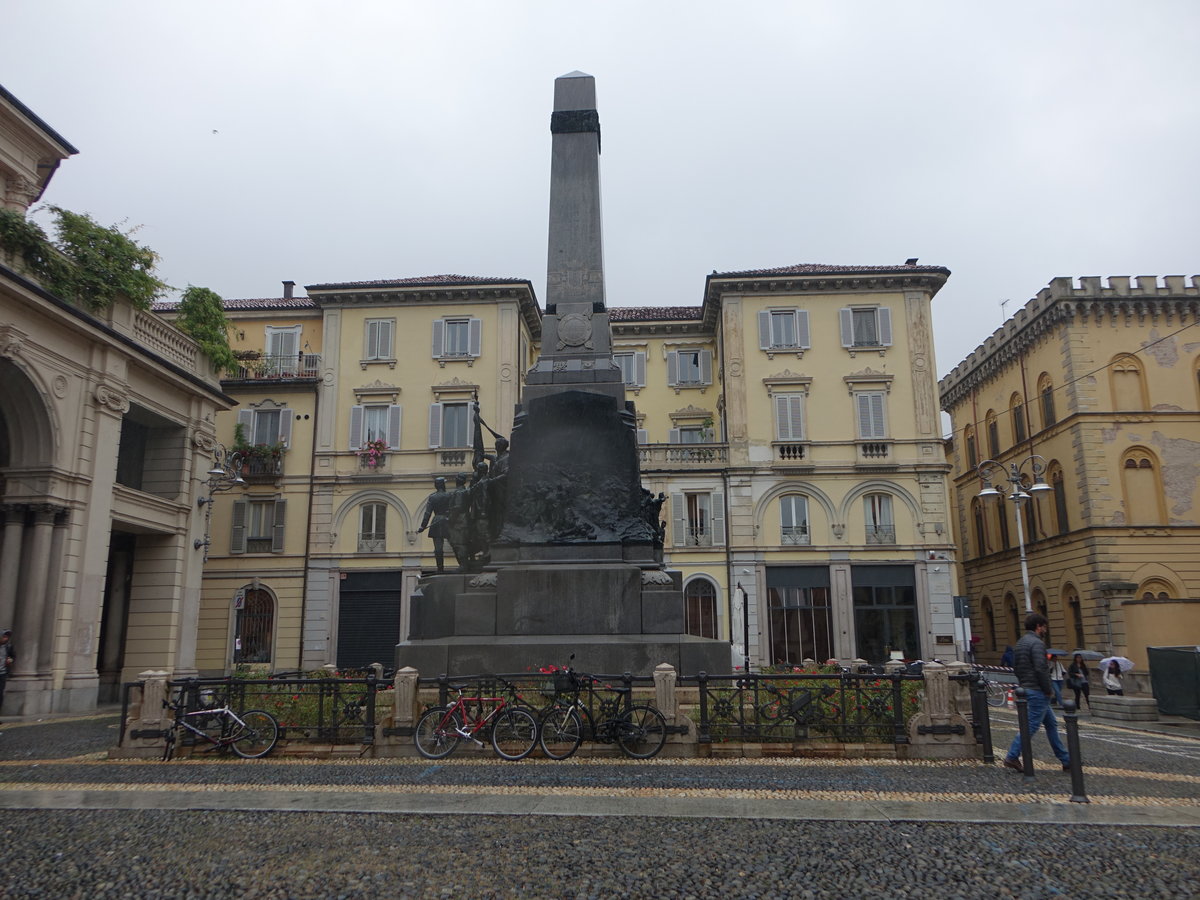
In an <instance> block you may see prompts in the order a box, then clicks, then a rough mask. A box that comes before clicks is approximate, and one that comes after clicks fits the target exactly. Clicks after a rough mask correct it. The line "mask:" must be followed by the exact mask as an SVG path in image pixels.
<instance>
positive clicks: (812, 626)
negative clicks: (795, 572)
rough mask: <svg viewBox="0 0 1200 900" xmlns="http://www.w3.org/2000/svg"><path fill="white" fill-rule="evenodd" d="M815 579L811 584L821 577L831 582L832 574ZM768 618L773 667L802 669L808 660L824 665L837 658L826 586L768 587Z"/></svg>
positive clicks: (820, 574) (824, 570)
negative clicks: (796, 667) (784, 666)
mask: <svg viewBox="0 0 1200 900" xmlns="http://www.w3.org/2000/svg"><path fill="white" fill-rule="evenodd" d="M800 571H801V572H803V571H804V570H800ZM813 575H814V576H815V577H814V578H813V579H812V580H818V579H819V578H820V577H821V576H822V575H823V576H824V578H825V579H826V580H828V577H829V570H828V569H822V570H819V571H818V572H815V573H813ZM767 615H768V617H769V622H768V626H767V627H768V628H769V629H770V641H771V646H770V651H769V652H770V654H771V662H772V663H773V664H774V665H790V666H799V665H802V664H803V662H804V660H806V659H815V660H817V661H818V662H824V661H825V660H827V659H831V658H832V657H833V656H834V649H833V607H832V605H831V603H830V599H829V586H828V585H827V584H826V585H814V586H807V587H803V586H793V585H779V586H770V587H768V588H767Z"/></svg>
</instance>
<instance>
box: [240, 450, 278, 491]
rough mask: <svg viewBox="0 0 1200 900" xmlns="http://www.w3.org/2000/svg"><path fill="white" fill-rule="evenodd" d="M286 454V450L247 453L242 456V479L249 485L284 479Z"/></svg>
mask: <svg viewBox="0 0 1200 900" xmlns="http://www.w3.org/2000/svg"><path fill="white" fill-rule="evenodd" d="M286 453H287V451H286V450H277V451H271V452H269V453H262V454H258V453H255V452H254V451H253V450H250V451H247V452H246V453H245V454H244V455H243V456H242V479H243V480H245V481H246V482H247V483H248V484H264V483H267V482H272V481H275V480H276V479H278V478H280V477H282V475H283V459H284V456H285V454H286Z"/></svg>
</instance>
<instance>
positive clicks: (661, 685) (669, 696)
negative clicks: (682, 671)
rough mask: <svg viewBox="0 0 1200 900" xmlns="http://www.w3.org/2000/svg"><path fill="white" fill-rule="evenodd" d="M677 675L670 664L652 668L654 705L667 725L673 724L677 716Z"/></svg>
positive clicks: (661, 664)
mask: <svg viewBox="0 0 1200 900" xmlns="http://www.w3.org/2000/svg"><path fill="white" fill-rule="evenodd" d="M678 681H679V675H678V674H677V673H676V671H675V667H674V666H673V665H671V664H670V663H660V664H659V665H657V666H655V668H654V705H655V706H657V707H658V711H659V712H661V713H662V714H663V718H664V719H666V720H667V724H668V725H674V724H675V717H676V716H677V715H678V714H679V700H678V698H677V697H676V696H675V684H676V682H678Z"/></svg>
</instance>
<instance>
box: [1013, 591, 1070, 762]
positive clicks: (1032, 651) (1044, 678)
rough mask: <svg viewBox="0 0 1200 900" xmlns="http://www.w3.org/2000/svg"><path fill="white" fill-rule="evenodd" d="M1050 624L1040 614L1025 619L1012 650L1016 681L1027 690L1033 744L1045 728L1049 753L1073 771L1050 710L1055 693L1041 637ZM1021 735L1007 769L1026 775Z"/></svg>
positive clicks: (1014, 743) (1018, 737)
mask: <svg viewBox="0 0 1200 900" xmlns="http://www.w3.org/2000/svg"><path fill="white" fill-rule="evenodd" d="M1048 627H1049V623H1048V622H1047V621H1046V617H1045V616H1043V615H1042V614H1041V613H1030V614H1029V615H1027V616H1026V617H1025V634H1024V635H1023V636H1022V637H1021V639H1020V640H1019V641H1017V646H1016V647H1015V648H1013V669H1014V670H1015V672H1016V675H1017V681H1018V682H1019V683H1020V685H1021V687H1023V688H1025V693H1026V706H1025V708H1026V711H1027V712H1028V714H1029V740H1030V741H1032V740H1033V738H1034V735H1036V734H1037V730H1038V729H1039V728H1042V727H1043V726H1044V727H1045V729H1046V740H1048V741H1049V742H1050V749H1051V750H1053V751H1054V755H1055V756H1057V757H1058V761H1059V762H1061V763H1062V767H1063V771H1064V772H1066V771H1068V770H1069V769H1070V768H1071V755H1070V754H1069V753H1068V752H1067V748H1066V747H1064V746H1063V744H1062V740H1061V739H1060V738H1059V736H1058V719H1056V718H1054V710H1053V709H1051V708H1050V698H1051V697H1052V696H1054V689H1053V687H1052V686H1051V684H1050V669H1049V667H1048V666H1047V665H1046V645H1045V643H1043V642H1042V636H1043V635H1044V634H1045V633H1046V629H1047V628H1048ZM1020 754H1021V733H1020V731H1018V732H1017V736H1016V737H1015V738H1013V742H1012V744H1010V745H1009V748H1008V753H1007V754H1005V757H1004V765H1005V766H1007V767H1008V768H1010V769H1015V770H1016V771H1018V772H1024V771H1025V769H1024V767H1023V766H1022V765H1021V760H1020Z"/></svg>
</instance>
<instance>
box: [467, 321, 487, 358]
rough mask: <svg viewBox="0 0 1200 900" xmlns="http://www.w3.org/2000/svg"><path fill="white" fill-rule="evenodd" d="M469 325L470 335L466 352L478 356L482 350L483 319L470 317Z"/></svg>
mask: <svg viewBox="0 0 1200 900" xmlns="http://www.w3.org/2000/svg"><path fill="white" fill-rule="evenodd" d="M469 327H470V336H469V339H468V341H469V342H468V347H467V353H468V355H470V356H479V354H480V353H482V352H483V321H482V320H481V319H471V321H470V323H469Z"/></svg>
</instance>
